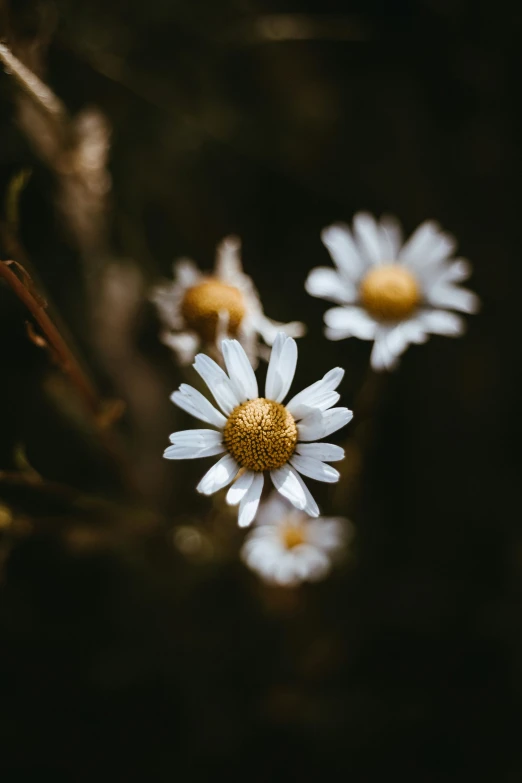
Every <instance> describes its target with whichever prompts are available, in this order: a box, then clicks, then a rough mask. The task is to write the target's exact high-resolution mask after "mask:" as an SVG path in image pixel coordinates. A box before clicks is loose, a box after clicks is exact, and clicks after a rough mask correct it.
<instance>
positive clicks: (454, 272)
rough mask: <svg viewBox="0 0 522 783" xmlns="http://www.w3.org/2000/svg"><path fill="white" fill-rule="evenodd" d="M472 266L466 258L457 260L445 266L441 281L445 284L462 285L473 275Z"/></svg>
mask: <svg viewBox="0 0 522 783" xmlns="http://www.w3.org/2000/svg"><path fill="white" fill-rule="evenodd" d="M472 271H473V270H472V269H471V264H470V263H469V261H466V259H465V258H456V259H455V261H451V262H449V263H448V264H447V265H445V266H444V270H443V272H442V275H441V278H440V281H441V282H444V283H462V281H463V280H467V279H468V277H469V276H470V275H471V272H472Z"/></svg>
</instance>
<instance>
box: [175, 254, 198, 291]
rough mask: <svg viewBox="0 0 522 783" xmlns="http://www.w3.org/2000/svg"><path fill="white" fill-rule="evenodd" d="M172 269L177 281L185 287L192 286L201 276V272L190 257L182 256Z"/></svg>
mask: <svg viewBox="0 0 522 783" xmlns="http://www.w3.org/2000/svg"><path fill="white" fill-rule="evenodd" d="M172 271H173V273H174V279H175V281H176V283H179V284H180V285H182V286H183V288H190V286H193V285H195V284H196V283H197V282H198V280H199V279H200V278H201V272H200V271H199V269H198V268H197V266H196V264H195V263H194V261H191V260H190V258H180V259H179V261H175V262H174V264H173V266H172Z"/></svg>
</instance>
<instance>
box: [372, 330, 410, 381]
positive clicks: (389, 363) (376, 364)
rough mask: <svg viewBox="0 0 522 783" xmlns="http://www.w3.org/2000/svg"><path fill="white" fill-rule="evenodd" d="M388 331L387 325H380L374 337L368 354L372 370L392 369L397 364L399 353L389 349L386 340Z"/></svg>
mask: <svg viewBox="0 0 522 783" xmlns="http://www.w3.org/2000/svg"><path fill="white" fill-rule="evenodd" d="M389 331H390V329H389V328H388V327H381V328H380V329H379V331H378V332H377V335H376V337H375V342H374V344H373V349H372V353H371V356H370V364H371V366H372V368H373V369H374V370H377V371H380V370H394V369H395V367H396V366H397V363H398V357H399V353H397V352H396V351H393V350H391V349H390V346H389V345H388V343H387V340H386V338H387V335H388V332H389ZM404 347H406V345H405V346H404Z"/></svg>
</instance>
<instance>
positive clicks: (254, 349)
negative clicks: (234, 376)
mask: <svg viewBox="0 0 522 783" xmlns="http://www.w3.org/2000/svg"><path fill="white" fill-rule="evenodd" d="M240 248H241V244H240V240H239V239H238V238H237V237H227V238H226V239H224V240H223V242H221V244H220V245H218V248H217V255H216V264H215V269H214V272H213V274H211V275H208V274H204V273H202V272H200V270H199V269H198V268H197V266H196V265H195V264H194V262H193V261H189V260H187V259H183V260H180V261H178V262H176V263H175V264H174V280H173V281H172V282H166V283H163V284H162V285H158V286H156V287H155V288H154V289H153V291H152V294H151V301H152V302H153V303H154V304H155V305H156V308H157V311H158V315H159V318H160V320H161V322H162V324H163V331H162V332H161V335H160V337H161V340H162V342H163V343H164V344H165V345H167V346H168V347H169V348H172V350H173V351H174V353H175V354H176V357H177V359H178V361H179V362H180V364H190V362H192V361H193V360H194V356H195V355H196V353H197V351H198V350H199V349H200V348H201V346H205V347H206V348H208V349H209V350H210V352H212V353H213V354H214V356H215V357H216V358H217V359H218V360H220V348H219V346H220V343H221V340H223V339H224V338H226V337H237V339H238V340H239V342H240V343H241V345H242V346H243V348H244V349H245V351H246V353H247V355H248V357H249V358H250V360H251V362H253V363H254V364H256V362H257V358H258V356H264V353H265V351H266V348H265V347H264V346H263V345H262V343H260V340H259V338H262V340H264V342H265V343H267V345H272V344H273V342H274V340H275V338H276V335H277V333H278V332H281V331H282V332H284V333H286V334H288V335H290V336H292V337H300V336H301V335H302V334H303V333H304V331H305V327H304V325H303V324H302V323H298V322H296V321H294V322H292V323H289V324H280V323H278V322H277V321H272V320H271V319H270V318H267V317H266V316H265V314H264V313H263V308H262V306H261V302H260V299H259V295H258V293H257V291H256V289H255V288H254V284H253V282H252V280H251V279H250V277H248V276H247V275H245V274H244V272H243V268H242V265H241V258H240Z"/></svg>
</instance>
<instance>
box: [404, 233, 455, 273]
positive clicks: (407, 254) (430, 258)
mask: <svg viewBox="0 0 522 783" xmlns="http://www.w3.org/2000/svg"><path fill="white" fill-rule="evenodd" d="M455 247H456V243H455V240H454V239H453V237H451V236H450V235H449V234H445V233H443V232H442V231H441V230H440V227H439V226H438V224H437V223H435V222H433V221H426V222H425V223H423V224H422V225H420V226H419V227H418V229H417V230H416V231H415V232H414V233H413V234H412V236H411V237H410V239H409V240H408V241H407V242H406V244H405V245H404V247H403V248H402V250H401V252H400V254H399V258H400V259H401V260H402V261H403V262H404V264H405V265H406V266H407V267H409V268H410V269H413V270H417V271H422V270H423V268H424V267H426V266H428V267H429V266H431V265H436V264H439V263H440V262H441V261H444V260H445V259H446V258H449V257H450V256H451V255H452V253H453V252H454V251H455Z"/></svg>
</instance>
